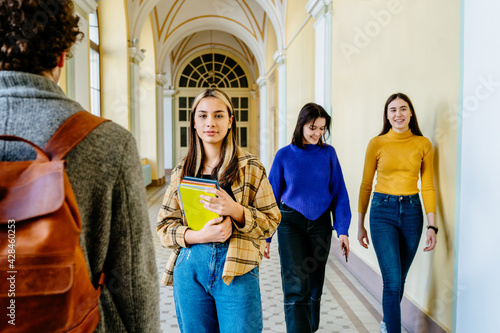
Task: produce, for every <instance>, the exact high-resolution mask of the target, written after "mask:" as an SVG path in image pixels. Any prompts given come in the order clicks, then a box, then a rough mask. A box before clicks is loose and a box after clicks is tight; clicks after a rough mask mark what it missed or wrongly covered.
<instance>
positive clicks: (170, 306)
mask: <svg viewBox="0 0 500 333" xmlns="http://www.w3.org/2000/svg"><path fill="white" fill-rule="evenodd" d="M165 191H166V186H165V187H153V188H150V189H148V190H147V197H148V207H149V219H150V221H151V228H152V232H153V240H154V243H155V248H156V262H157V265H158V277H159V278H161V275H162V272H163V269H164V268H165V265H166V262H167V260H168V257H169V255H170V250H169V249H165V248H162V246H161V244H160V241H159V239H158V237H157V236H156V216H157V214H158V211H159V209H160V205H161V202H162V199H163V195H164V194H165ZM351 238H352V237H351ZM354 240H355V239H354V238H352V239H351V241H354ZM332 251H333V250H332ZM260 286H261V293H262V308H263V317H264V332H286V329H285V319H284V313H283V292H282V289H281V274H280V261H279V255H278V247H277V241H276V240H275V241H273V243H272V245H271V259H269V260H267V259H264V261H263V262H262V264H261V267H260ZM160 307H161V328H162V331H163V332H165V333H175V332H179V328H178V327H177V319H176V316H175V307H174V298H173V292H172V288H171V287H165V286H161V287H160ZM381 313H382V305H381V304H380V303H379V302H378V301H377V300H376V299H375V298H374V297H373V296H372V295H371V294H370V293H369V292H368V291H367V290H366V289H365V288H364V287H363V286H362V285H361V284H360V283H359V282H358V280H357V279H356V278H354V277H353V276H352V275H351V274H350V273H349V271H347V269H346V268H345V267H344V266H343V265H342V264H341V263H340V262H339V261H338V260H337V258H336V257H334V256H333V255H330V257H329V261H328V265H327V270H326V279H325V287H324V289H323V296H322V299H321V324H320V328H319V330H318V333H322V332H329V333H335V332H339V333H357V332H360V333H378V332H379V331H380V321H381V320H382V314H381ZM402 331H403V332H407V331H406V330H404V329H403V330H402Z"/></svg>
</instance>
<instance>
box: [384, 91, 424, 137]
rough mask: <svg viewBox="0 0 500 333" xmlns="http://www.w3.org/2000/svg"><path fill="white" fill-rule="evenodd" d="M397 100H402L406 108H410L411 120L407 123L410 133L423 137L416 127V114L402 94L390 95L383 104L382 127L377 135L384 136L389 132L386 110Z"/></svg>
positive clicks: (389, 125) (409, 101)
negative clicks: (406, 105) (406, 104)
mask: <svg viewBox="0 0 500 333" xmlns="http://www.w3.org/2000/svg"><path fill="white" fill-rule="evenodd" d="M397 98H399V99H402V100H403V101H405V102H406V103H408V106H409V107H410V110H411V118H410V123H409V125H408V126H409V127H410V130H411V132H412V133H413V134H414V135H419V136H423V135H422V132H421V131H420V127H418V121H417V114H416V113H415V109H414V108H413V104H412V103H411V100H410V98H409V97H408V96H406V95H405V94H403V93H395V94H392V95H391V96H389V98H388V99H387V102H385V106H384V127H383V128H382V131H381V132H380V134H379V135H384V134H385V133H387V132H389V130H390V129H391V128H392V126H391V123H390V122H389V119H388V118H387V111H388V108H389V104H391V103H392V101H394V100H395V99H397Z"/></svg>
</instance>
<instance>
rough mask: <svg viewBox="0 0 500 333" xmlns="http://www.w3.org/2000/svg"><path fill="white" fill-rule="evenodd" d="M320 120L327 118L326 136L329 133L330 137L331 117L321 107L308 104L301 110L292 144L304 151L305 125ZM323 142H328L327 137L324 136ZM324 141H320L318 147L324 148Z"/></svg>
mask: <svg viewBox="0 0 500 333" xmlns="http://www.w3.org/2000/svg"><path fill="white" fill-rule="evenodd" d="M318 118H325V120H326V123H325V134H326V132H328V135H330V122H331V119H332V118H331V117H330V115H329V114H328V113H327V112H326V111H325V109H323V107H322V106H321V105H318V104H316V103H307V104H306V105H304V106H303V107H302V110H300V113H299V117H298V118H297V125H295V130H294V131H293V137H292V143H293V144H294V145H295V146H297V147H298V148H301V149H304V130H303V128H304V125H305V124H307V123H309V122H310V121H311V120H312V121H313V122H314V121H316V119H318ZM323 140H325V141H326V137H325V135H323ZM323 140H321V139H320V140H319V141H318V145H320V146H323V145H324V144H325V143H324V142H323Z"/></svg>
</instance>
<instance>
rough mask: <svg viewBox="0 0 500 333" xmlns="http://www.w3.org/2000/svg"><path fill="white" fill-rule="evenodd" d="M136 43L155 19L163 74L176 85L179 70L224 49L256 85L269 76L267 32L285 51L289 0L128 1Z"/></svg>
mask: <svg viewBox="0 0 500 333" xmlns="http://www.w3.org/2000/svg"><path fill="white" fill-rule="evenodd" d="M127 2H128V14H129V20H130V22H129V23H130V25H129V26H130V27H131V29H130V31H129V33H130V40H133V39H134V38H139V37H140V34H141V30H142V27H143V25H144V22H145V21H146V19H147V17H148V16H149V15H151V19H152V21H153V33H154V38H155V44H156V59H157V70H158V72H163V73H165V74H166V76H167V80H168V81H169V82H170V84H172V82H173V79H174V78H175V73H176V72H177V71H178V69H179V66H180V65H182V63H183V62H184V61H185V60H186V59H187V58H188V57H189V56H190V55H192V54H193V53H196V52H198V51H200V50H203V49H214V48H217V49H222V50H226V51H228V52H231V53H232V54H234V55H235V56H237V57H238V58H240V59H241V60H242V61H243V62H244V63H245V65H246V66H247V67H248V68H249V70H250V71H251V72H252V76H253V77H252V80H254V81H255V80H256V79H257V77H256V76H257V75H259V73H265V72H266V66H267V65H266V41H267V36H266V33H267V31H268V27H269V25H271V26H272V28H273V29H271V30H270V31H273V30H274V33H275V34H276V40H277V46H278V50H281V49H283V47H284V31H285V29H284V28H285V17H286V2H287V0H161V1H158V0H135V1H133V0H127Z"/></svg>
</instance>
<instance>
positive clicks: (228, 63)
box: [179, 53, 248, 88]
mask: <svg viewBox="0 0 500 333" xmlns="http://www.w3.org/2000/svg"><path fill="white" fill-rule="evenodd" d="M179 87H180V88H210V87H213V88H248V80H247V77H246V75H245V72H244V71H243V68H241V66H240V65H238V63H236V61H234V60H233V59H231V58H230V57H228V56H225V55H222V54H219V53H215V54H212V53H208V54H204V55H202V56H199V57H197V58H195V59H193V61H191V62H190V63H189V64H188V65H187V66H186V68H184V71H183V72H182V74H181V76H180V79H179Z"/></svg>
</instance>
